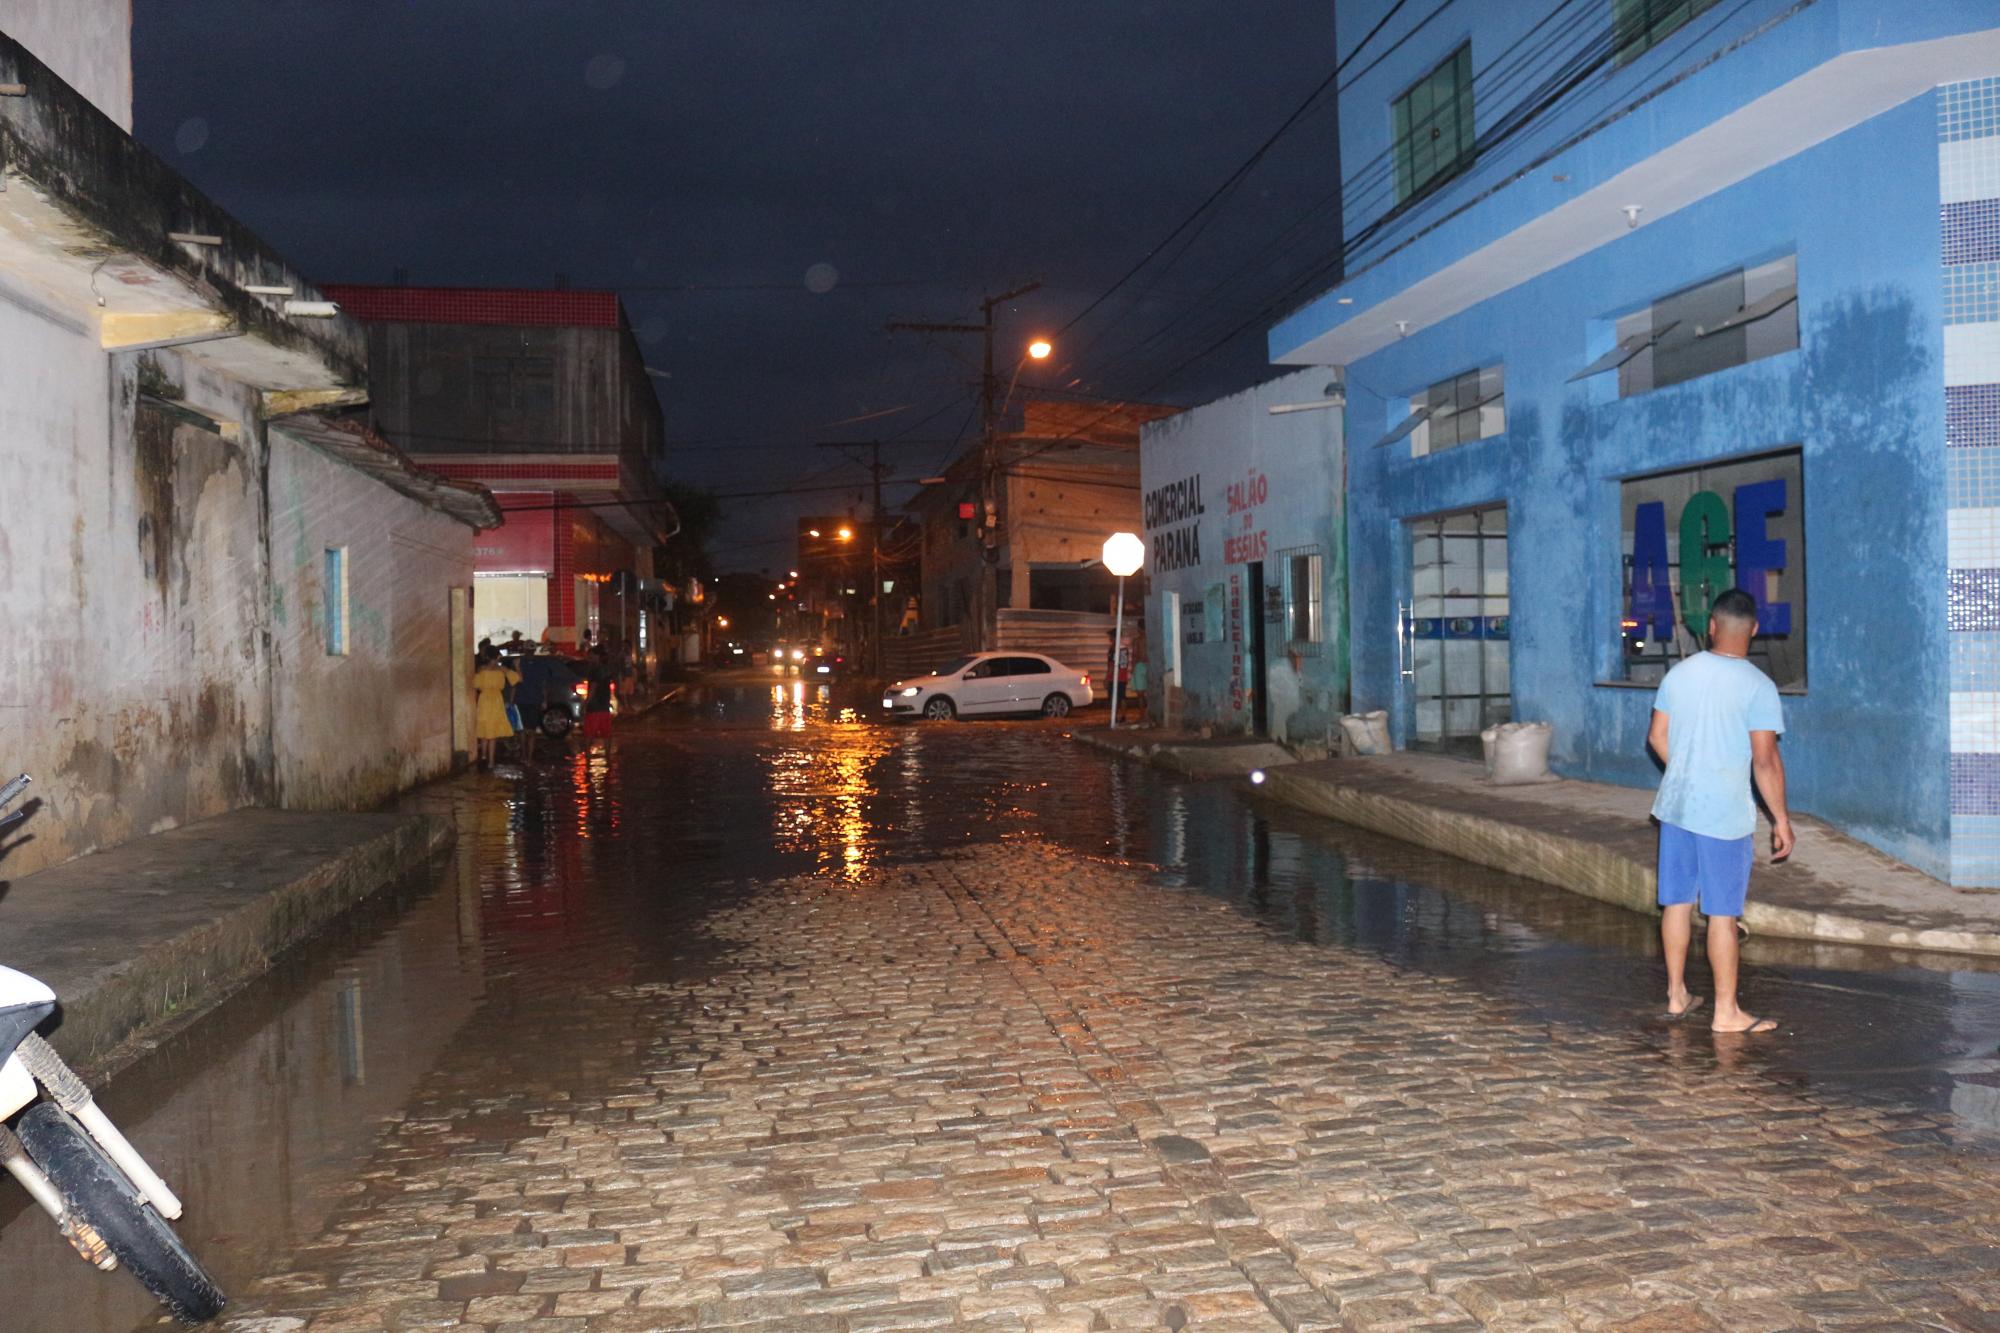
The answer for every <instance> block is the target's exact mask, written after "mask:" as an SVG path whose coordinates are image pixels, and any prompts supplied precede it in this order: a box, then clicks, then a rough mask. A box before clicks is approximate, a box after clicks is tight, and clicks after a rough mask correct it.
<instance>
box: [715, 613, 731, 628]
mask: <svg viewBox="0 0 2000 1333" xmlns="http://www.w3.org/2000/svg"><path fill="white" fill-rule="evenodd" d="M715 627H716V628H717V629H728V628H729V617H728V616H717V617H716V618H715Z"/></svg>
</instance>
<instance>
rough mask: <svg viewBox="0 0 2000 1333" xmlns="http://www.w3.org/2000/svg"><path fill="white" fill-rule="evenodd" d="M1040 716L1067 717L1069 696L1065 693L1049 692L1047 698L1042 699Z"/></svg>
mask: <svg viewBox="0 0 2000 1333" xmlns="http://www.w3.org/2000/svg"><path fill="white" fill-rule="evenodd" d="M1042 716H1043V717H1068V716H1069V696H1068V695H1067V694H1051V695H1050V696H1049V697H1048V698H1046V699H1044V700H1042Z"/></svg>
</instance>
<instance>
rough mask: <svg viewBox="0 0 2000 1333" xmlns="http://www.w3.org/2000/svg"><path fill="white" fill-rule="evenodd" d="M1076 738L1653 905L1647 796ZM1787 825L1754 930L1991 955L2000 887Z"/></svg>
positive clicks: (1476, 774) (1399, 766)
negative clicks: (1791, 832) (1253, 779)
mask: <svg viewBox="0 0 2000 1333" xmlns="http://www.w3.org/2000/svg"><path fill="white" fill-rule="evenodd" d="M1077 739H1078V740H1080V741H1083V742H1084V743H1086V744H1089V745H1093V746H1096V747H1097V748H1099V749H1110V750H1114V751H1115V752H1118V753H1122V754H1126V755H1129V756H1131V757H1134V758H1142V759H1146V760H1148V761H1149V762H1152V763H1155V764H1158V765H1159V766H1161V767H1163V768H1167V769H1170V770H1172V771H1174V772H1179V773H1183V774H1188V775H1191V776H1196V777H1216V776H1231V775H1237V774H1241V773H1246V772H1248V771H1249V770H1250V769H1251V768H1261V769H1263V770H1264V772H1265V781H1264V784H1263V786H1262V787H1261V788H1260V789H1259V790H1260V791H1261V792H1262V793H1263V794H1264V795H1265V796H1267V797H1269V798H1270V799H1272V800H1277V801H1282V802H1285V803H1286V804H1288V805H1293V806H1297V807H1298V808H1300V809H1302V810H1309V811H1311V812H1312V813H1314V814H1320V815H1325V816H1327V817H1328V818H1331V819H1337V820H1339V821H1341V822H1342V823H1344V824H1352V825H1355V826H1356V827H1358V828H1365V829H1369V830H1371V831H1373V832H1376V833H1386V834H1388V835H1389V836H1390V837H1393V838H1400V839H1402V840H1403V841H1405V842H1411V843H1415V844H1417V845H1418V846H1420V847H1429V848H1432V849H1434V850H1436V851H1440V852H1446V853H1449V854H1450V855H1452V856H1456V857H1458V858H1460V859H1461V860H1466V861H1471V862H1474V863H1476V864H1478V865H1483V866H1491V867H1492V868H1494V869H1495V870H1504V871H1506V872H1507V873H1509V874H1512V875H1520V876H1522V877H1524V878H1526V879H1533V880H1540V881H1541V882H1543V883H1545V884H1553V885H1555V886H1556V887H1558V888H1562V889H1568V890H1569V891H1570V892H1572V893H1580V894H1583V895H1584V896H1585V897H1589V898H1597V899H1601V900H1602V901H1604V902H1608V903H1616V904H1617V905H1618V906H1620V907H1629V908H1631V909H1632V910H1633V911H1636V912H1645V913H1648V914H1651V913H1653V912H1655V911H1657V910H1658V909H1657V908H1656V906H1655V905H1654V900H1655V892H1656V889H1655V881H1654V871H1653V866H1654V859H1655V856H1656V855H1657V852H1658V846H1659V843H1658V835H1657V834H1656V832H1655V831H1654V825H1653V823H1652V819H1651V814H1650V811H1651V809H1652V804H1653V793H1652V792H1651V791H1649V790H1642V789H1639V788H1633V787H1614V786H1609V785H1605V784H1602V783H1595V782H1571V781H1558V782H1548V783H1541V784H1537V785H1534V786H1526V787H1495V786H1493V785H1492V784H1490V783H1488V782H1487V781H1486V778H1485V770H1484V768H1483V767H1482V766H1481V765H1479V764H1476V763H1471V762H1468V761H1465V760H1461V759H1450V758H1445V757H1443V756H1439V755H1426V754H1410V753H1403V754H1395V755H1382V756H1378V757H1374V758H1366V759H1362V758H1352V759H1324V760H1316V761H1312V762H1307V763H1297V762H1293V760H1292V757H1291V755H1289V754H1288V753H1286V752H1285V751H1283V750H1282V749H1281V748H1280V747H1278V746H1275V745H1272V744H1270V743H1268V742H1257V741H1245V740H1242V739H1240V738H1232V739H1227V740H1223V739H1218V740H1211V741H1202V740H1193V739H1182V738H1179V737H1172V736H1170V735H1169V734H1168V733H1163V732H1146V731H1136V730H1135V731H1131V732H1118V733H1107V732H1096V733H1090V734H1085V733H1078V735H1077ZM1272 751H1276V752H1277V754H1276V757H1275V758H1273V757H1272V756H1271V753H1270V752H1272ZM1793 824H1794V826H1795V827H1796V829H1797V831H1798V835H1799V841H1798V848H1797V850H1796V851H1794V852H1793V853H1792V856H1791V858H1790V859H1789V860H1788V861H1786V862H1785V863H1784V864H1783V865H1772V864H1770V863H1769V861H1768V860H1767V859H1765V858H1766V856H1767V855H1768V851H1767V848H1768V843H1767V842H1766V841H1765V840H1766V838H1767V837H1768V830H1767V829H1766V828H1765V827H1764V826H1763V825H1762V824H1761V823H1760V825H1759V828H1758V835H1757V836H1758V840H1759V849H1760V850H1759V856H1758V865H1757V869H1756V872H1755V874H1754V876H1753V878H1752V879H1751V883H1750V903H1749V905H1748V907H1746V908H1745V910H1744V914H1743V925H1744V928H1745V929H1746V930H1748V931H1750V933H1752V934H1753V935H1770V936H1776V937H1780V938H1784V939H1796V940H1820V941H1825V942H1830V943H1839V944H1868V945H1879V946H1883V947H1889V948H1904V949H1938V950H1945V951H1948V952H1952V953H1969V954H1984V955H1988V956H2000V890H1989V889H1955V888H1953V887H1952V886H1951V885H1949V884H1946V883H1944V882H1943V881H1942V880H1937V879H1932V878H1931V877H1930V876H1928V875H1925V874H1922V873H1920V872H1918V871H1915V870H1912V869H1911V868H1910V867H1908V866H1906V865H1904V864H1902V863H1901V862H1900V861H1896V860H1894V859H1892V858H1890V857H1887V856H1884V855H1883V854H1882V853H1880V852H1878V851H1876V850H1874V849H1873V848H1872V847H1868V846H1865V845H1864V844H1862V843H1859V842H1857V841H1855V840H1854V839H1852V838H1849V837H1847V836H1846V835H1844V834H1842V833H1839V832H1837V831H1836V830H1834V829H1832V828H1830V827H1828V826H1827V825H1825V824H1822V823H1820V822H1819V821H1818V820H1816V819H1810V818H1806V817H1804V816H1795V817H1794V819H1793Z"/></svg>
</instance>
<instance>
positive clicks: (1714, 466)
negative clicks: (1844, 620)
mask: <svg viewBox="0 0 2000 1333" xmlns="http://www.w3.org/2000/svg"><path fill="white" fill-rule="evenodd" d="M1619 489H1620V513H1621V516H1622V525H1621V530H1622V537H1621V548H1620V561H1621V563H1620V583H1619V588H1620V592H1621V594H1622V595H1621V596H1620V598H1619V623H1618V661H1617V666H1616V668H1615V670H1614V673H1613V679H1615V680H1621V681H1630V682H1632V683H1633V684H1643V685H1650V684H1654V683H1656V682H1658V681H1659V679H1660V678H1661V677H1662V676H1664V675H1665V674H1666V673H1667V669H1668V668H1669V667H1671V666H1673V664H1674V663H1676V662H1678V661H1680V660H1681V659H1682V658H1684V657H1687V656H1690V655H1691V654H1694V653H1698V652H1700V651H1702V650H1703V649H1704V648H1705V647H1707V632H1708V609H1709V606H1710V604H1711V603H1713V602H1714V600H1715V598H1716V597H1717V596H1719V595H1720V594H1721V593H1723V592H1724V591H1726V590H1727V589H1729V588H1732V587H1740V588H1742V589H1743V590H1744V591H1746V592H1748V593H1749V594H1750V595H1751V596H1752V597H1754V598H1755V599H1756V600H1757V627H1758V632H1757V637H1756V638H1755V639H1754V640H1753V641H1752V643H1751V645H1750V660H1751V661H1752V662H1754V663H1756V664H1757V666H1759V667H1760V668H1762V669H1763V670H1764V671H1765V672H1766V673H1767V674H1768V675H1769V676H1770V677H1771V679H1772V680H1774V681H1776V682H1777V684H1778V687H1779V688H1780V689H1785V690H1798V691H1803V690H1804V689H1805V687H1806V582H1805V568H1806V538H1805V482H1804V471H1803V466H1802V464H1801V462H1800V456H1799V451H1798V450H1796V449H1788V450H1785V451H1783V452H1780V453H1771V454H1762V455H1759V456H1757V457H1754V458H1738V459H1729V460H1727V461H1724V462H1718V463H1708V464H1704V465H1703V466H1701V467H1696V468H1685V469H1682V470H1679V471H1674V472H1662V473H1656V474H1654V475H1652V476H1645V477H1633V478H1629V479H1627V480H1625V481H1624V482H1621V483H1620V487H1619Z"/></svg>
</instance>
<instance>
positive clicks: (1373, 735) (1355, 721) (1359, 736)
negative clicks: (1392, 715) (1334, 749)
mask: <svg viewBox="0 0 2000 1333" xmlns="http://www.w3.org/2000/svg"><path fill="white" fill-rule="evenodd" d="M1340 730H1341V733H1342V734H1343V735H1344V736H1346V738H1347V752H1348V753H1349V754H1364V755H1366V754H1388V753H1389V751H1390V750H1391V748H1392V746H1391V744H1390V741H1389V714H1388V711H1387V710H1386V709H1381V708H1378V709H1376V710H1375V711H1374V712H1372V713H1349V714H1347V715H1346V716H1344V717H1342V718H1341V719H1340Z"/></svg>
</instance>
